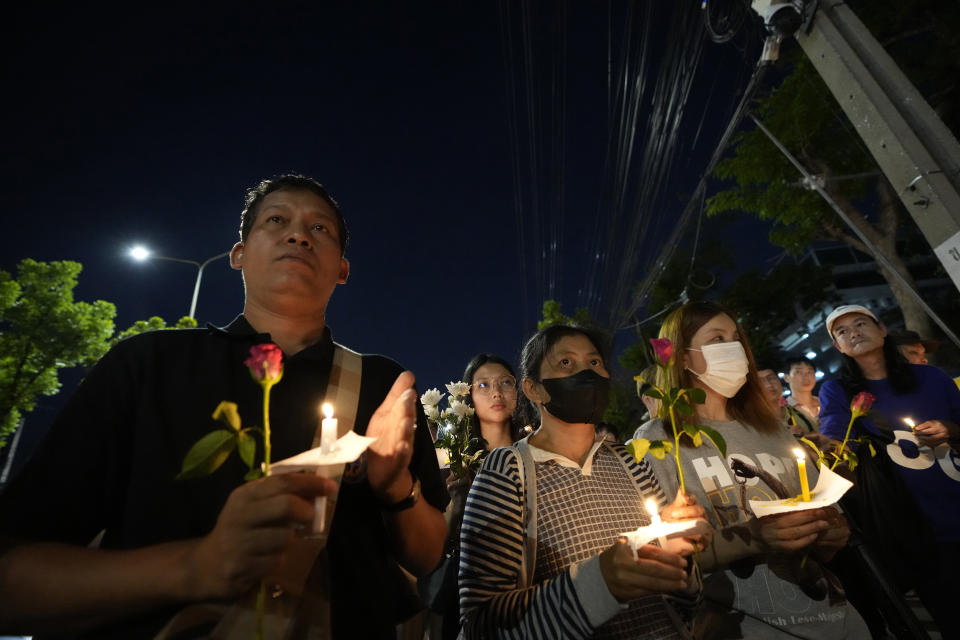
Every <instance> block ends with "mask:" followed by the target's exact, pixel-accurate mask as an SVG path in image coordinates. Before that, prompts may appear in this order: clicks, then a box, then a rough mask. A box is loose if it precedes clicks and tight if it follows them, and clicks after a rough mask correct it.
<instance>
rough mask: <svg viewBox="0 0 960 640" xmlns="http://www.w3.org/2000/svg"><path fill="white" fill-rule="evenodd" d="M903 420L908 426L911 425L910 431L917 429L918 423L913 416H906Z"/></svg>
mask: <svg viewBox="0 0 960 640" xmlns="http://www.w3.org/2000/svg"><path fill="white" fill-rule="evenodd" d="M903 421H904V422H905V423H906V425H907V426H908V427H910V431H914V430H915V427H916V426H917V423H916V422H914V421H913V419H912V418H904V419H903Z"/></svg>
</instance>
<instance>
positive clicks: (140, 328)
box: [110, 316, 197, 347]
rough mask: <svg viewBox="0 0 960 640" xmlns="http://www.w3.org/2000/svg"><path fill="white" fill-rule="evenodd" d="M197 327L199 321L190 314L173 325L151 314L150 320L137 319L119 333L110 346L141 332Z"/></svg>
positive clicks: (111, 340)
mask: <svg viewBox="0 0 960 640" xmlns="http://www.w3.org/2000/svg"><path fill="white" fill-rule="evenodd" d="M196 327H197V321H196V320H194V319H193V318H191V317H190V316H183V317H182V318H180V319H179V320H177V323H176V324H175V325H173V326H172V327H171V326H169V325H167V321H166V320H164V319H163V318H161V317H160V316H151V317H150V319H149V320H137V321H136V322H134V323H133V324H132V325H130V326H129V327H128V328H126V329H124V330H123V331H120V332H119V333H117V334H116V335H115V336H114V337H113V338H111V339H110V346H111V347H112V346H113V345H115V344H117V343H118V342H120V341H121V340H125V339H127V338H129V337H131V336H135V335H138V334H140V333H146V332H147V331H161V330H163V329H195V328H196Z"/></svg>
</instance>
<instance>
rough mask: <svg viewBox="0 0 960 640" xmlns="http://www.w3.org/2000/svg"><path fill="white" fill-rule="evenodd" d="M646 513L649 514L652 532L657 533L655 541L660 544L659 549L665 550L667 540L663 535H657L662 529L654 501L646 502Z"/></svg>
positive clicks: (661, 522)
mask: <svg viewBox="0 0 960 640" xmlns="http://www.w3.org/2000/svg"><path fill="white" fill-rule="evenodd" d="M646 505H647V513H649V514H650V526H651V527H653V529H654V531H657V532H658V535H657V540H658V541H659V542H660V548H661V549H666V548H667V539H666V537H664V536H663V535H661V534H659V531H660V530H661V529H662V528H663V521H662V520H660V512H659V511H658V510H657V502H656V500H647V502H646Z"/></svg>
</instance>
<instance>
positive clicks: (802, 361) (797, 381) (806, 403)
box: [783, 356, 820, 430]
mask: <svg viewBox="0 0 960 640" xmlns="http://www.w3.org/2000/svg"><path fill="white" fill-rule="evenodd" d="M786 366H787V370H786V371H785V372H784V374H783V379H784V381H785V382H786V383H787V386H789V387H790V395H789V396H788V397H787V402H788V403H789V404H790V406H792V407H794V408H796V409H798V410H800V411H802V412H803V413H804V415H806V417H807V418H808V419H809V420H808V422H809V423H810V424H812V425H814V430H815V427H816V425H818V424H819V423H820V422H819V419H818V416H819V415H820V399H819V398H818V397H817V396H815V395H814V394H813V389H814V387H816V386H817V367H816V366H815V365H814V364H813V361H812V360H810V358H807V357H806V356H791V357H790V358H787V361H786Z"/></svg>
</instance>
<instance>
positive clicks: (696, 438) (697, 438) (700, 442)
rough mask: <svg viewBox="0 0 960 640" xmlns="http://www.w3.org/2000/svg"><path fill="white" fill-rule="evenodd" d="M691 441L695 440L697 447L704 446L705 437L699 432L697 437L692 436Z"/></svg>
mask: <svg viewBox="0 0 960 640" xmlns="http://www.w3.org/2000/svg"><path fill="white" fill-rule="evenodd" d="M690 439H691V440H693V446H695V447H699V446H700V445H702V444H703V436H702V435H700V432H699V431H697V433H696V435H693V436H691V438H690Z"/></svg>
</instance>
